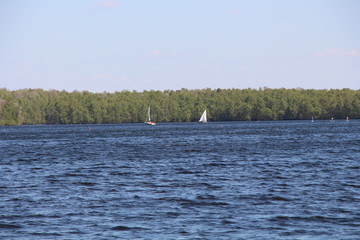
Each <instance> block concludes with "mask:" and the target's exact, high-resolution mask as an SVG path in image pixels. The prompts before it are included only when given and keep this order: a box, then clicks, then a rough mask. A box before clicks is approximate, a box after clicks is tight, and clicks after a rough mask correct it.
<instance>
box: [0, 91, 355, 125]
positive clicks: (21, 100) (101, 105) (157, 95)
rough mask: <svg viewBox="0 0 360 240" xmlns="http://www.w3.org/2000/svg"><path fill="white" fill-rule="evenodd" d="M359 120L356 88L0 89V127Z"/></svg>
mask: <svg viewBox="0 0 360 240" xmlns="http://www.w3.org/2000/svg"><path fill="white" fill-rule="evenodd" d="M149 105H150V106H151V115H152V119H153V120H155V121H156V122H194V121H198V119H199V118H200V116H201V113H202V112H203V111H204V110H205V109H206V110H207V113H208V119H209V120H210V121H258V120H260V121H263V120H303V119H311V117H312V116H314V117H315V118H316V119H330V118H332V117H333V118H334V119H345V118H346V117H347V116H348V117H350V118H360V90H351V89H330V90H314V89H308V90H305V89H283V88H282V89H270V88H260V89H198V90H188V89H181V90H165V91H154V90H151V91H143V92H137V91H121V92H114V93H107V92H104V93H91V92H88V91H82V92H79V91H73V92H67V91H57V90H49V91H45V90H42V89H21V90H15V91H10V90H7V89H4V88H3V89H0V125H22V124H79V123H83V124H94V123H132V122H144V121H145V120H146V117H147V108H148V106H149Z"/></svg>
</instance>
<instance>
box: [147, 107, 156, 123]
mask: <svg viewBox="0 0 360 240" xmlns="http://www.w3.org/2000/svg"><path fill="white" fill-rule="evenodd" d="M145 124H146V125H156V123H155V122H154V121H151V118H150V105H149V108H148V121H147V122H145Z"/></svg>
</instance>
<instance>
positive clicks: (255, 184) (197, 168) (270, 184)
mask: <svg viewBox="0 0 360 240" xmlns="http://www.w3.org/2000/svg"><path fill="white" fill-rule="evenodd" d="M359 146H360V121H358V120H352V121H349V122H346V121H343V120H338V121H335V122H330V121H315V122H314V123H311V122H310V121H278V122H276V121H275V122H221V123H212V122H210V123H207V124H198V123H167V124H158V125H157V126H145V125H143V124H118V125H58V126H18V127H0V173H1V176H0V209H1V212H0V238H1V239H359V236H360V182H359V180H360V147H359Z"/></svg>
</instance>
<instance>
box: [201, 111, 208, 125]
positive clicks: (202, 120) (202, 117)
mask: <svg viewBox="0 0 360 240" xmlns="http://www.w3.org/2000/svg"><path fill="white" fill-rule="evenodd" d="M206 122H207V118H206V109H205V111H204V112H203V114H202V115H201V118H200V119H199V123H206Z"/></svg>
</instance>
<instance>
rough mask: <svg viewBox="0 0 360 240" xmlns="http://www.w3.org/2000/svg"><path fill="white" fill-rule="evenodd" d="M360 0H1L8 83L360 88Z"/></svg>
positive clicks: (2, 59) (0, 75) (0, 84)
mask: <svg viewBox="0 0 360 240" xmlns="http://www.w3.org/2000/svg"><path fill="white" fill-rule="evenodd" d="M359 13H360V1H358V0H315V1H314V0H293V1H289V0H272V1H269V0H246V1H245V0H181V1H180V0H171V1H170V0H76V1H74V0H61V1H48V0H1V1H0V88H6V89H8V90H18V89H25V88H42V89H44V90H50V89H55V90H66V91H75V90H76V91H90V92H115V91H123V90H130V91H133V90H136V91H144V90H148V91H149V90H160V91H163V90H178V89H181V88H187V89H204V88H211V89H217V88H222V89H225V88H239V89H245V88H254V89H258V88H260V87H268V88H304V89H342V88H350V89H356V90H357V89H360V14H359Z"/></svg>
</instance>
